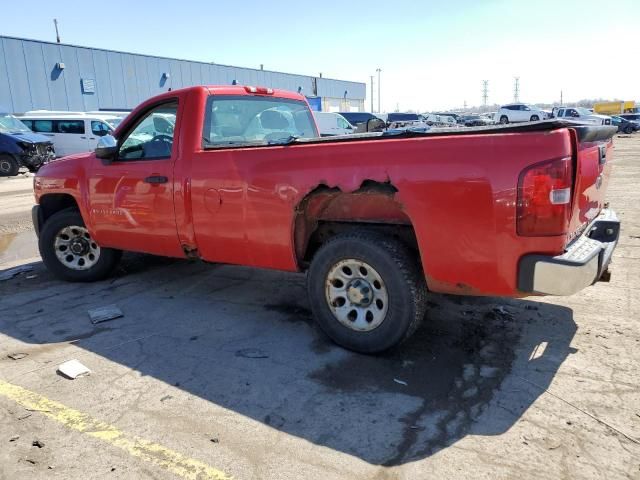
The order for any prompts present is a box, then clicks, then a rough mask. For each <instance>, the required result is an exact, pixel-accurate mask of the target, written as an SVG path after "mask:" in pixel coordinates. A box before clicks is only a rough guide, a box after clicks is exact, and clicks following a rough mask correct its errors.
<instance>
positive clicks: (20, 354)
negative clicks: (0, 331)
mask: <svg viewBox="0 0 640 480" xmlns="http://www.w3.org/2000/svg"><path fill="white" fill-rule="evenodd" d="M27 355H29V354H28V353H23V352H16V353H10V354H9V355H7V357H9V358H10V359H11V360H20V359H21V358H24V357H26V356H27Z"/></svg>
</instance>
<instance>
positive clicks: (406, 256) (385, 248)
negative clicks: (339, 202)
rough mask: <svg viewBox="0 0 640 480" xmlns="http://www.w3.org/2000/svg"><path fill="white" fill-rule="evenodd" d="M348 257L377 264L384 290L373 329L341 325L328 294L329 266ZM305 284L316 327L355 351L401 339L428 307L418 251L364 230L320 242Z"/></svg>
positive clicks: (385, 346) (386, 345)
mask: <svg viewBox="0 0 640 480" xmlns="http://www.w3.org/2000/svg"><path fill="white" fill-rule="evenodd" d="M351 259H355V260H358V261H361V262H365V263H366V264H368V265H370V266H371V267H372V268H373V269H375V271H376V272H377V273H378V274H379V276H380V278H381V279H382V282H383V288H385V289H386V291H387V293H388V297H387V301H388V306H387V310H386V313H385V314H384V318H383V319H382V323H380V324H379V325H378V326H377V327H375V328H374V329H373V330H369V331H356V330H354V329H352V328H349V327H347V326H345V325H343V324H342V323H341V322H340V321H339V320H338V318H337V317H336V316H335V315H334V314H333V312H332V311H331V307H330V305H329V300H328V299H327V294H326V285H327V283H326V282H327V280H328V276H329V274H330V271H331V269H332V268H334V266H335V265H336V264H338V263H339V262H341V261H344V260H351ZM307 290H308V294H309V301H310V304H311V309H312V311H313V314H314V317H315V319H316V321H317V322H318V324H319V325H320V328H322V330H323V331H324V332H325V333H326V334H327V335H328V336H329V337H330V338H331V339H332V340H333V341H334V342H335V343H337V344H338V345H341V346H342V347H344V348H347V349H349V350H353V351H355V352H359V353H367V354H370V353H378V352H382V351H384V350H387V349H389V348H391V347H394V346H396V345H398V344H400V343H402V342H403V341H404V340H406V339H407V338H409V337H410V336H411V335H412V334H413V332H415V330H416V329H417V328H418V325H419V324H420V322H421V321H422V319H423V317H424V314H425V309H426V294H427V289H426V283H425V279H424V275H423V273H422V269H421V268H420V265H419V256H418V255H417V254H412V253H411V252H410V251H409V249H408V248H407V247H405V246H404V245H403V244H402V243H400V242H399V241H397V240H394V239H392V238H389V237H386V236H383V235H379V234H377V233H373V232H367V231H359V232H353V233H347V234H342V235H338V236H336V237H333V238H332V239H330V240H329V241H328V242H327V243H325V244H324V245H322V247H320V249H319V250H318V252H316V254H315V256H314V257H313V260H312V262H311V268H310V269H309V272H308V275H307Z"/></svg>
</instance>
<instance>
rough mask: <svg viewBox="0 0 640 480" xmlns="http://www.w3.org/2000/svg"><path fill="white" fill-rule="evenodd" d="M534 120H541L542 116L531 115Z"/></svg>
mask: <svg viewBox="0 0 640 480" xmlns="http://www.w3.org/2000/svg"><path fill="white" fill-rule="evenodd" d="M530 120H531V121H532V122H537V121H538V120H540V117H539V116H538V115H531V119H530Z"/></svg>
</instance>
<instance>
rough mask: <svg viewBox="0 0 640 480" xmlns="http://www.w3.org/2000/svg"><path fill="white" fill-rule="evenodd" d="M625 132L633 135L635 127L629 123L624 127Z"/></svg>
mask: <svg viewBox="0 0 640 480" xmlns="http://www.w3.org/2000/svg"><path fill="white" fill-rule="evenodd" d="M623 132H624V133H626V134H627V135H631V134H632V133H633V127H632V126H631V125H627V126H626V127H624V130H623Z"/></svg>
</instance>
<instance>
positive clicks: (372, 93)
mask: <svg viewBox="0 0 640 480" xmlns="http://www.w3.org/2000/svg"><path fill="white" fill-rule="evenodd" d="M371 113H373V75H371Z"/></svg>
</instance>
